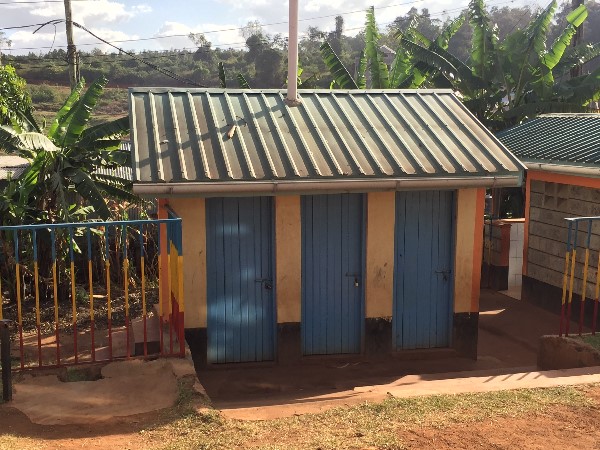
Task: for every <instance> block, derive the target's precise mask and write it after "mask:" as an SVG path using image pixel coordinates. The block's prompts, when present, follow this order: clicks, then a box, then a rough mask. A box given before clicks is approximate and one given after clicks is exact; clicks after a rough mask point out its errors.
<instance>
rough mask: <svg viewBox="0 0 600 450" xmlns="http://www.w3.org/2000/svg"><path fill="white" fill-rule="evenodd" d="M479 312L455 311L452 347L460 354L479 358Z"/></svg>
mask: <svg viewBox="0 0 600 450" xmlns="http://www.w3.org/2000/svg"><path fill="white" fill-rule="evenodd" d="M478 334H479V313H478V312H471V313H454V320H453V324H452V347H453V348H454V350H456V353H457V354H458V355H459V356H464V357H466V358H472V359H477V339H478Z"/></svg>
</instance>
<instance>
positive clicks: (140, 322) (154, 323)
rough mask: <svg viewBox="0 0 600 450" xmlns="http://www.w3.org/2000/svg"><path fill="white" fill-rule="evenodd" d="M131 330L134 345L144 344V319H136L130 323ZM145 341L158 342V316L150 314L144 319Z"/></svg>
mask: <svg viewBox="0 0 600 450" xmlns="http://www.w3.org/2000/svg"><path fill="white" fill-rule="evenodd" d="M131 326H132V328H133V337H134V341H135V343H136V344H139V343H140V342H141V343H142V344H143V343H144V318H143V317H138V318H137V319H133V320H132V321H131ZM146 340H147V342H159V341H160V333H159V321H158V316H156V315H155V314H150V315H148V316H147V317H146Z"/></svg>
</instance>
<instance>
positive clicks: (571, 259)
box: [559, 217, 600, 336]
mask: <svg viewBox="0 0 600 450" xmlns="http://www.w3.org/2000/svg"><path fill="white" fill-rule="evenodd" d="M566 220H567V223H568V232H567V242H566V244H567V250H566V253H565V268H564V272H563V286H562V299H561V312H560V329H559V335H560V336H562V335H563V333H564V334H565V335H566V336H568V335H569V333H570V332H571V330H570V323H571V315H572V304H573V293H574V292H575V290H576V288H575V280H576V278H578V277H577V276H576V272H577V265H578V261H577V248H578V247H579V248H582V249H583V250H584V257H583V271H582V274H581V289H580V292H581V294H580V297H581V301H580V305H579V321H578V325H579V327H578V334H579V335H581V334H582V332H583V327H584V320H585V316H586V300H587V298H588V297H590V300H591V301H592V302H593V308H592V320H591V328H592V334H596V322H597V317H598V297H599V294H600V251H599V250H600V245H599V244H600V238H599V237H598V236H596V237H595V238H594V239H592V238H593V236H594V233H593V226H594V224H595V223H598V224H600V217H576V218H568V219H566ZM580 235H582V236H581V237H582V238H583V239H582V240H581V241H579V237H580ZM578 242H579V243H578ZM592 251H594V252H598V260H597V264H596V265H595V268H596V277H595V288H594V290H593V294H592V295H593V296H592V295H588V291H589V287H588V276H589V273H590V270H593V266H592V265H593V263H592V264H590V254H591V252H592ZM577 275H578V274H577ZM592 282H593V278H592Z"/></svg>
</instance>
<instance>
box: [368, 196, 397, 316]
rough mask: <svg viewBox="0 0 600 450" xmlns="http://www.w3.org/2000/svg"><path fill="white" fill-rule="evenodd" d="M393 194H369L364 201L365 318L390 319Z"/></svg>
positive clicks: (394, 198) (394, 203)
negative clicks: (365, 205)
mask: <svg viewBox="0 0 600 450" xmlns="http://www.w3.org/2000/svg"><path fill="white" fill-rule="evenodd" d="M395 205H396V193H395V192H371V193H369V194H368V197H367V233H366V234H367V252H366V253H367V254H366V256H367V261H366V268H367V269H366V272H367V273H366V277H365V281H366V285H365V302H366V304H365V314H366V317H367V318H377V317H391V316H392V308H393V296H394V226H395V214H396V213H395V211H396V209H395Z"/></svg>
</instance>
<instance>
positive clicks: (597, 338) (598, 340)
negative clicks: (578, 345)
mask: <svg viewBox="0 0 600 450" xmlns="http://www.w3.org/2000/svg"><path fill="white" fill-rule="evenodd" d="M581 340H582V341H583V342H585V343H586V344H589V345H591V346H592V347H594V348H595V349H596V350H600V334H596V335H591V334H586V335H583V336H581Z"/></svg>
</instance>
